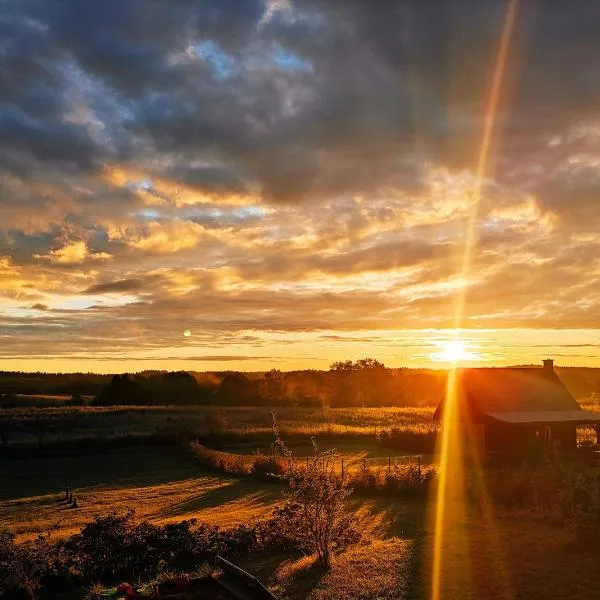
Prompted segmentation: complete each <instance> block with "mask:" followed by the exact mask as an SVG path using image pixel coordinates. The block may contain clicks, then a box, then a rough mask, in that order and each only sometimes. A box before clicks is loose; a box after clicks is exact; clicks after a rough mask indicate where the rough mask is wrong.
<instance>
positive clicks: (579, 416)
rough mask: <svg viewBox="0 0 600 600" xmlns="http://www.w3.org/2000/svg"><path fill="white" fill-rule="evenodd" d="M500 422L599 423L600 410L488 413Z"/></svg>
mask: <svg viewBox="0 0 600 600" xmlns="http://www.w3.org/2000/svg"><path fill="white" fill-rule="evenodd" d="M488 416H489V417H491V418H492V419H495V420H496V421H500V422H501V423H515V424H516V423H531V424H546V423H548V424H549V423H572V424H577V425H585V424H593V423H600V412H593V411H591V410H581V409H578V410H537V411H535V410H534V411H517V412H496V413H489V415H488Z"/></svg>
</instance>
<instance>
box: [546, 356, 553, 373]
mask: <svg viewBox="0 0 600 600" xmlns="http://www.w3.org/2000/svg"><path fill="white" fill-rule="evenodd" d="M544 370H545V371H549V372H551V373H554V360H553V359H551V358H547V359H546V360H545V361H544Z"/></svg>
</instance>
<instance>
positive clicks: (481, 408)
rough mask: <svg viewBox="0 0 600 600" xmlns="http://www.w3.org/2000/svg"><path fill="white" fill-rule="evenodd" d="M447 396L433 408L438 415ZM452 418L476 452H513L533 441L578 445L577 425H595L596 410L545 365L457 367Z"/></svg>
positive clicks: (598, 431) (599, 430) (598, 432)
mask: <svg viewBox="0 0 600 600" xmlns="http://www.w3.org/2000/svg"><path fill="white" fill-rule="evenodd" d="M445 402H446V398H444V399H442V401H441V402H440V405H439V406H438V407H437V410H436V411H435V414H434V419H435V420H438V421H440V420H442V417H443V411H444V405H445ZM456 402H457V404H456V419H457V421H459V427H460V430H461V431H462V432H463V433H464V435H468V436H470V438H471V442H472V443H473V447H474V448H475V449H476V452H477V454H478V455H479V457H480V458H484V457H485V458H490V457H491V456H493V455H501V454H507V453H515V452H519V451H520V450H524V449H525V448H526V447H527V446H532V445H533V444H537V445H538V447H539V445H542V446H545V447H547V448H552V449H554V450H558V451H564V452H574V451H575V450H576V449H577V428H578V427H583V426H587V427H592V428H594V429H595V437H596V440H594V441H596V442H597V443H600V439H599V436H600V413H596V412H591V411H586V410H583V408H581V406H580V405H579V404H578V402H577V401H576V400H575V398H574V397H573V395H572V394H571V393H570V392H569V391H568V390H567V388H566V387H565V385H564V384H563V382H562V381H561V380H560V378H559V377H558V375H557V374H556V372H555V371H554V361H552V360H545V361H544V365H543V367H527V368H521V367H515V368H482V369H460V370H459V371H458V373H457V397H456Z"/></svg>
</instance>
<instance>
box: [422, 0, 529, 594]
mask: <svg viewBox="0 0 600 600" xmlns="http://www.w3.org/2000/svg"><path fill="white" fill-rule="evenodd" d="M517 5H518V0H509V3H508V10H507V13H506V18H505V22H504V26H503V29H502V35H501V39H500V47H499V49H498V54H497V57H496V64H495V69H494V74H493V80H492V85H491V89H490V94H489V97H488V102H487V108H486V113H485V124H484V130H483V136H482V140H481V148H480V152H479V160H478V163H477V179H476V184H475V189H474V190H473V203H472V208H471V213H470V215H469V220H468V223H467V231H466V235H465V244H464V249H463V255H462V262H461V267H460V273H459V276H460V277H461V278H463V279H465V280H466V279H468V276H469V272H470V270H471V266H472V261H473V254H474V250H475V244H476V239H477V217H478V208H479V204H480V201H481V196H482V188H483V182H484V178H485V176H486V171H487V165H488V158H489V151H490V146H491V141H492V134H493V130H494V122H495V118H496V112H497V108H498V102H499V97H500V91H501V88H502V82H503V79H504V75H505V70H506V62H507V57H508V51H509V48H510V42H511V38H512V33H513V29H514V23H515V19H516V14H517ZM466 294H467V288H466V287H463V288H460V289H459V290H458V291H457V295H456V300H455V306H454V328H453V330H454V338H453V339H451V340H450V341H448V342H446V346H445V347H446V352H447V355H448V357H449V358H451V359H453V360H449V361H448V362H451V363H452V368H451V369H450V371H449V373H448V382H447V387H446V396H445V400H444V405H443V416H442V433H441V436H440V441H439V447H438V453H439V469H440V471H439V473H440V475H439V481H438V489H437V498H436V504H435V513H434V540H433V566H432V580H431V598H432V600H441V599H442V598H443V597H444V596H445V593H444V589H445V582H446V580H447V579H448V578H449V577H451V576H452V577H455V578H456V579H457V580H461V579H462V582H461V583H462V585H463V586H464V585H465V581H464V578H465V577H468V575H469V574H468V568H469V565H468V556H469V550H468V539H467V533H466V531H465V527H464V524H465V516H466V515H465V505H466V488H465V480H464V475H465V473H464V465H465V459H468V462H469V463H470V466H469V469H471V470H472V471H473V473H474V474H475V475H476V478H477V481H478V482H482V483H481V485H482V486H483V485H484V480H483V477H482V476H481V473H482V471H481V467H480V462H479V458H480V456H479V455H478V453H477V448H476V447H475V446H476V444H475V439H476V435H475V432H474V431H471V430H470V429H472V428H473V427H475V426H470V425H468V424H467V420H466V419H463V418H462V416H463V410H462V402H463V398H462V394H461V390H460V371H459V370H458V368H457V363H458V362H459V360H460V356H461V354H462V353H463V352H464V345H463V344H462V343H461V340H460V339H459V338H458V331H460V329H461V327H462V323H463V319H464V313H465V304H466ZM463 440H466V442H464V441H463ZM467 455H468V456H467ZM488 517H489V519H490V521H491V519H492V517H490V516H489V515H488ZM491 542H492V543H494V539H492V540H491ZM456 555H460V556H462V557H463V558H464V560H463V561H457V557H456ZM450 556H452V557H453V566H455V565H457V564H461V566H462V568H463V569H464V571H465V572H464V573H462V574H458V575H457V574H456V573H452V572H451V570H452V568H451V567H449V564H450ZM499 570H500V571H501V572H502V575H505V573H504V572H503V570H502V565H500V566H499ZM459 585H460V584H459ZM509 590H510V586H509V585H508V582H507V578H504V577H503V581H502V590H501V593H504V594H506V597H507V598H508V597H510V596H509V595H508V594H509V593H510V591H509Z"/></svg>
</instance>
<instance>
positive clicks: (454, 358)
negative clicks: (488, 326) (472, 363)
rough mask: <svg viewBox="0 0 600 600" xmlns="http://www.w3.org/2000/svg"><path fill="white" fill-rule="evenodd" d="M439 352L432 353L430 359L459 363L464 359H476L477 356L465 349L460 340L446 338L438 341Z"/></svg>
mask: <svg viewBox="0 0 600 600" xmlns="http://www.w3.org/2000/svg"><path fill="white" fill-rule="evenodd" d="M438 347H439V352H436V353H435V354H432V356H431V359H432V360H435V361H438V362H447V363H459V362H461V361H466V360H477V358H478V356H477V354H475V353H474V352H470V351H469V350H468V349H467V345H466V344H465V342H464V341H462V340H447V341H443V342H439V343H438Z"/></svg>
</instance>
